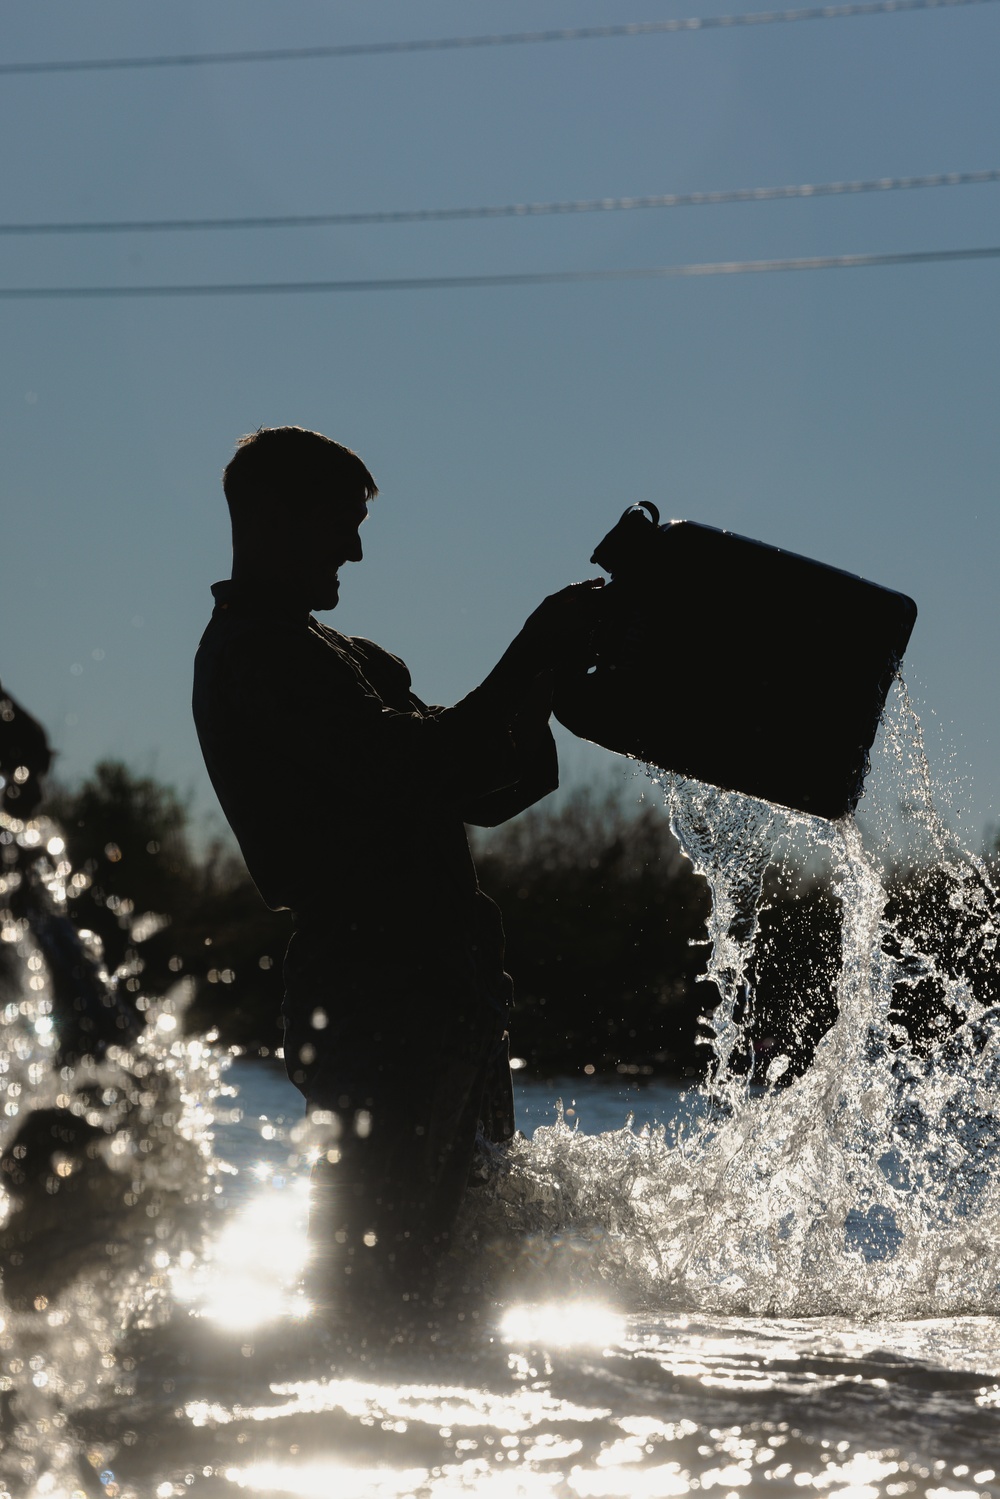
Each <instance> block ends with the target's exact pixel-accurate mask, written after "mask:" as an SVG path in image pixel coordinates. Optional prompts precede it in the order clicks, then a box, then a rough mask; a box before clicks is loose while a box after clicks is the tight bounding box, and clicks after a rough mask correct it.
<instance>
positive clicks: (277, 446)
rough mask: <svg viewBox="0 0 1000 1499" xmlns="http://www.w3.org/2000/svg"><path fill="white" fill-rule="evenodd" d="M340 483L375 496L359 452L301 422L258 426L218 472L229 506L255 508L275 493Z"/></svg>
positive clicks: (368, 497)
mask: <svg viewBox="0 0 1000 1499" xmlns="http://www.w3.org/2000/svg"><path fill="white" fill-rule="evenodd" d="M331 484H333V485H334V486H335V487H339V486H342V487H343V488H344V489H345V490H351V491H353V492H354V493H356V492H357V491H358V490H359V489H360V490H362V491H363V493H364V498H365V500H373V499H374V498H375V496H376V495H377V494H378V485H377V484H376V483H375V480H374V479H373V478H372V476H371V474H370V473H369V472H368V469H367V468H366V467H365V465H364V463H362V461H361V459H360V458H359V457H358V455H357V453H353V452H352V451H351V449H350V448H345V447H344V446H343V444H342V443H339V442H334V441H333V439H332V438H331V437H324V436H323V434H322V432H310V431H308V430H307V429H306V428H305V427H258V429H257V431H256V432H248V433H247V435H246V436H245V437H241V438H240V440H239V442H238V443H237V444H236V452H235V453H234V454H233V456H232V458H231V459H230V460H229V462H228V464H227V465H226V468H225V470H224V472H223V475H222V487H223V489H224V491H225V495H226V499H227V501H228V503H229V509H230V511H231V512H232V513H233V514H234V515H235V514H236V512H238V511H245V510H247V509H249V508H252V509H257V508H258V507H259V506H260V505H261V504H262V503H265V504H266V503H267V502H269V501H272V500H273V499H274V498H275V497H277V496H283V495H288V496H290V497H291V498H292V502H293V503H294V498H295V496H296V495H301V494H302V493H303V491H307V490H309V489H312V488H314V487H318V486H320V485H324V486H329V485H331Z"/></svg>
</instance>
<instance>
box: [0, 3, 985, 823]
mask: <svg viewBox="0 0 1000 1499" xmlns="http://www.w3.org/2000/svg"><path fill="white" fill-rule="evenodd" d="M754 8H755V6H754V4H753V3H751V4H743V3H742V0H740V3H737V0H634V3H632V0H630V3H628V4H625V3H624V0H572V3H571V0H533V3H530V4H529V3H522V0H475V3H469V0H419V3H415V0H406V3H404V0H364V3H333V0H323V3H309V0H286V3H284V4H282V5H281V6H278V5H276V4H273V3H271V4H264V3H261V0H213V3H212V4H211V5H204V4H203V3H200V0H198V3H195V0H173V3H172V4H171V5H170V6H156V7H154V6H136V5H134V4H132V3H126V0H120V3H112V0H91V3H90V4H88V5H87V6H85V7H82V6H80V5H78V4H76V3H72V4H71V3H56V0H42V3H39V4H36V5H32V6H10V7H5V8H4V14H3V17H2V20H0V28H2V36H3V46H2V57H0V60H6V61H8V62H9V61H17V60H23V61H41V60H46V59H72V58H86V57H92V58H93V57H113V56H135V55H142V54H150V55H151V54H162V53H176V52H185V53H187V52H204V51H213V50H232V49H252V48H269V47H288V46H299V45H301V46H309V45H320V44H325V43H350V42H366V41H378V40H395V39H406V38H418V37H431V36H442V37H444V36H453V35H463V34H483V33H489V32H511V31H516V30H519V29H521V28H539V27H559V26H573V27H575V26H584V25H600V24H615V23H620V22H626V21H642V20H647V21H648V20H661V19H664V18H667V17H670V16H685V15H693V14H701V15H709V14H724V13H733V12H736V11H739V10H740V9H743V10H747V11H749V10H752V9H754ZM998 55H1000V6H997V5H991V4H985V5H981V6H976V7H972V8H967V9H953V10H938V11H928V12H923V13H913V14H896V15H882V16H874V17H866V18H855V19H847V20H835V21H827V22H803V23H799V24H795V25H766V26H757V27H743V28H736V29H732V30H714V31H705V32H703V33H701V34H673V35H660V36H646V37H636V38H620V39H612V40H603V41H580V42H567V43H560V44H551V45H532V46H517V47H513V46H512V47H491V48H483V49H477V50H458V51H443V52H427V53H417V52H411V53H404V54H400V55H396V56H369V57H362V58H355V59H351V60H343V59H330V60H324V61H306V62H272V63H248V64H240V65H231V66H202V67H188V68H177V69H161V70H156V71H151V70H134V71H123V72H93V73H82V74H58V73H57V74H44V75H38V74H36V75H32V74H28V75H17V76H12V75H6V76H0V138H2V139H3V141H4V143H5V149H4V151H3V156H2V163H0V173H2V178H3V186H4V190H3V195H2V208H0V222H2V223H5V224H16V223H25V222H29V221H30V222H37V221H54V220H60V221H64V220H81V221H92V220H115V219H123V218H130V219H146V218H156V219H160V218H171V217H189V218H190V217H209V216H210V217H223V216H236V215H276V214H278V215H280V214H297V213H306V214H308V213H325V212H351V211H357V212H361V211H378V210H405V209H421V208H447V207H456V208H461V207H473V206H480V205H492V204H496V205H502V204H509V203H519V202H530V201H552V200H572V199H583V198H587V199H590V198H604V197H621V196H630V195H634V196H639V195H649V194H662V193H672V192H680V193H683V192H693V191H707V190H714V189H730V188H749V187H770V186H777V185H781V184H803V183H827V182H833V181H843V180H856V179H870V178H882V177H900V176H914V175H925V174H933V173H940V172H969V171H977V170H984V169H989V168H998V167H1000V111H998V109H997V82H996V80H997V71H996V61H997V57H998ZM989 245H1000V185H998V184H992V185H980V186H964V187H948V188H938V189H927V190H921V191H909V192H886V193H879V194H864V195H854V196H837V197H823V198H814V199H796V200H792V201H779V202H760V203H744V204H734V205H728V206H708V207H696V208H673V209H659V208H657V209H645V210H641V211H639V210H636V211H631V212H616V213H611V212H605V213H591V214H573V215H558V216H548V217H520V218H511V219H500V220H496V219H492V220H490V219H487V220H472V221H468V222H460V223H438V224H427V223H417V224H388V225H380V226H363V227H326V228H312V229H270V230H255V231H252V232H243V231H240V232H237V231H222V230H215V231H211V232H198V233H181V232H177V231H172V232H169V233H162V234H155V235H154V234H142V233H138V232H129V233H115V234H107V235H89V236H55V235H52V236H17V237H12V236H9V235H0V288H9V287H27V286H51V287H60V286H64V287H68V286H88V285H90V286H95V285H102V286H109V285H120V286H127V285H145V284H157V283H159V284H164V283H171V284H179V283H191V284H194V283H208V282H211V283H216V282H259V281H286V282H287V281H308V280H329V279H360V278H367V279H370V278H376V279H377V278H383V277H409V276H436V275H475V274H487V273H493V272H525V271H547V270H591V269H594V270H599V269H614V268H628V267H642V266H654V265H666V264H672V263H685V262H701V261H731V260H745V259H758V258H784V257H796V256H810V255H827V254H849V253H863V252H876V253H883V252H895V251H911V250H940V249H949V248H966V247H977V246H989ZM998 321H1000V262H997V261H981V262H978V263H977V262H952V263H946V264H930V265H917V266H914V265H904V266H898V267H890V268H879V269H853V270H832V271H817V272H796V273H782V274H772V275H742V276H730V277H707V278H701V279H696V280H663V281H606V282H600V283H586V282H581V283H576V284H571V285H555V286H528V287H524V286H515V287H494V288H485V289H484V288H479V289H474V290H468V289H464V290H434V291H428V290H419V291H412V290H410V291H375V292H349V293H340V294H331V293H324V294H320V295H285V296H258V297H225V298H221V297H219V298H191V299H178V300H128V301H72V300H71V301H61V302H55V301H44V300H42V301H20V302H18V301H3V300H0V326H2V329H3V335H2V349H3V357H2V360H0V424H2V448H0V452H2V462H0V496H2V498H0V515H2V536H3V555H2V569H3V570H2V578H3V586H2V592H0V630H2V634H0V676H2V678H3V681H4V684H5V685H6V686H8V687H9V689H10V690H11V691H13V692H14V693H15V694H16V695H18V696H19V697H20V698H21V699H22V700H23V701H24V703H25V705H26V706H28V707H30V708H31V709H32V710H33V711H34V712H35V713H36V714H37V715H38V716H39V717H40V718H41V719H43V721H44V722H45V723H46V724H47V726H48V727H49V730H50V732H51V735H52V738H53V740H54V742H55V744H56V745H57V747H58V749H59V751H60V755H61V760H60V768H61V772H62V774H63V775H64V776H66V777H69V778H73V777H76V776H79V775H81V774H82V773H84V772H85V771H86V770H87V769H88V768H89V767H90V766H91V765H92V764H93V763H94V761H95V760H96V759H97V758H98V757H100V756H102V755H109V754H110V755H116V756H122V757H124V758H126V759H128V760H129V761H130V762H132V763H133V764H134V765H136V766H137V767H139V768H140V769H143V770H151V771H153V772H155V773H156V774H158V775H161V776H162V777H164V778H165V779H168V780H170V781H172V782H174V783H175V784H176V785H177V786H178V787H179V788H181V789H182V790H183V791H187V792H190V793H191V795H192V796H193V798H194V802H195V805H196V806H197V808H198V809H199V811H200V812H204V813H209V812H210V810H211V809H212V807H213V806H214V803H213V799H212V796H211V791H210V789H209V788H208V785H207V781H206V779H205V776H204V772H203V770H202V767H201V764H200V759H199V755H198V748H197V743H196V740H195V736H194V732H193V729H192V726H191V722H190V711H189V691H190V663H191V658H192V656H193V653H194V650H195V647H196V645H197V641H198V637H199V634H200V631H201V629H202V627H203V625H204V622H205V620H206V618H207V615H208V612H209V607H210V602H211V600H210V596H209V592H208V590H209V586H210V584H211V583H212V582H213V581H214V580H215V579H217V578H219V577H223V576H225V575H226V574H227V572H228V562H229V557H228V533H227V526H226V520H225V510H224V504H223V501H222V495H221V489H220V486H219V475H220V472H221V469H222V467H223V465H224V464H225V462H226V461H227V459H228V457H229V455H230V453H231V451H232V448H233V444H234V442H235V440H236V438H237V437H238V436H239V435H240V434H241V433H242V432H245V431H247V430H250V429H252V428H254V427H256V426H259V425H261V424H265V425H274V424H278V423H285V422H294V423H301V424H304V425H307V426H313V427H317V428H319V429H321V430H322V431H324V432H327V433H328V434H330V435H331V436H335V437H337V438H338V439H340V440H341V441H343V442H346V443H348V444H349V445H350V446H352V447H355V448H356V449H358V451H359V452H360V453H361V454H362V455H363V457H364V458H365V460H366V461H367V462H368V464H369V466H370V467H371V469H372V471H373V473H374V474H375V477H376V479H377V481H378V483H379V485H380V487H381V490H382V496H381V497H380V498H379V499H378V500H377V501H376V503H375V505H374V507H373V512H372V516H371V519H370V521H369V523H368V525H367V526H366V527H365V534H364V540H365V544H366V554H367V555H366V559H365V561H364V563H363V564H362V565H361V566H360V567H349V568H347V569H346V570H345V575H344V578H343V581H342V594H341V604H340V607H339V609H338V610H337V613H336V614H335V615H334V616H332V617H331V622H333V623H335V624H336V625H337V626H338V628H340V629H343V630H345V631H347V632H349V633H358V634H365V635H370V636H372V637H373V638H375V639H377V640H379V641H380V642H381V643H382V644H384V645H386V646H387V647H389V648H390V649H392V650H395V651H397V652H398V653H399V654H401V655H403V656H404V657H405V659H406V660H407V661H408V663H409V664H410V666H411V669H412V672H413V676H414V682H415V686H416V688H417V690H418V691H419V692H420V693H421V695H422V696H424V697H425V698H427V699H429V700H431V701H438V702H448V701H453V700H454V699H455V698H456V697H458V696H461V695H462V693H463V692H464V691H466V690H467V689H468V688H469V687H470V686H472V685H473V684H474V683H475V682H476V681H478V680H479V679H480V678H481V677H482V676H483V675H484V674H485V672H486V670H487V669H488V668H489V667H490V665H492V663H493V661H494V660H495V659H496V657H497V656H498V655H499V654H500V652H501V651H502V649H503V648H504V646H505V645H506V643H507V641H508V640H509V639H510V637H511V636H512V635H513V633H514V632H515V630H516V629H517V628H518V626H519V625H520V623H521V621H522V620H523V618H524V617H525V615H526V614H527V613H528V612H529V610H530V609H531V608H532V607H533V606H534V605H535V604H536V603H537V602H538V600H539V599H540V598H541V597H542V596H543V595H544V594H545V593H547V592H550V591H552V590H553V589H554V588H556V587H558V586H560V585H561V584H563V583H565V582H569V581H571V580H573V579H575V578H578V577H581V576H586V575H588V573H589V572H591V571H592V570H591V569H590V568H589V567H588V560H587V559H588V557H589V555H590V552H591V551H592V549H593V547H594V545H595V544H596V542H597V541H598V540H599V539H600V537H601V536H602V535H603V534H604V532H605V531H606V530H607V529H608V528H609V526H610V525H611V524H612V523H613V522H614V520H615V519H616V518H617V516H618V515H619V513H620V512H621V510H622V509H623V507H624V506H625V505H627V504H629V503H630V502H632V501H634V500H638V499H652V500H654V501H655V502H656V503H657V504H658V505H659V506H660V508H661V510H662V511H663V513H664V515H666V516H684V517H688V518H691V519H695V520H700V521H703V522H706V523H708V524H711V525H716V526H723V527H729V528H731V529H733V530H736V531H739V532H742V533H743V534H745V535H750V536H754V537H757V538H759V539H761V540H764V541H768V542H772V543H775V544H777V545H780V546H783V547H786V548H789V549H791V550H794V551H798V552H803V553H805V554H807V555H811V556H814V557H817V558H820V559H822V560H823V561H826V562H829V563H832V564H835V565H836V566H839V567H844V568H847V569H849V570H851V571H854V572H859V573H863V574H865V575H866V576H868V577H870V578H872V579H874V580H875V581H877V582H881V583H885V584H887V585H889V586H892V587H896V588H899V589H902V590H903V591H905V592H907V593H910V594H911V595H912V596H913V597H914V598H915V599H916V600H917V603H918V605H919V608H920V617H919V620H918V623H917V627H916V632H915V634H914V638H913V641H912V644H911V648H910V652H909V655H908V658H907V663H906V672H907V678H908V680H909V681H910V682H911V683H912V685H913V687H914V689H915V694H916V697H917V699H918V702H919V703H920V705H921V709H922V712H923V715H924V717H925V719H927V720H928V721H929V722H932V724H933V725H934V733H933V734H932V745H933V746H934V752H935V755H936V756H937V757H938V761H939V763H940V764H942V765H943V764H944V762H945V756H946V751H947V749H948V746H949V745H950V746H952V747H953V749H954V752H955V753H954V760H953V762H952V764H951V767H950V769H949V771H948V774H949V775H953V776H957V777H958V781H957V801H958V804H959V807H960V809H961V810H962V811H963V813H964V817H965V820H966V825H967V827H968V828H969V829H970V830H971V831H972V834H973V835H974V837H976V838H978V836H979V834H980V832H981V831H982V829H983V828H984V827H985V826H986V825H987V824H989V823H991V822H995V821H997V820H1000V698H998V694H997V692H996V691H995V688H994V679H995V660H996V654H997V640H998V638H1000V600H998V593H997V586H996V577H997V558H998V554H1000V507H998V495H997V476H998V471H1000V462H998V460H1000V444H998V421H997V416H998V401H997V395H998V378H997V375H998V371H997V360H998V336H997V335H998ZM704 607H705V609H706V611H710V610H711V609H712V607H713V599H712V592H711V586H710V585H709V586H707V587H706V592H705V602H704ZM690 630H691V636H692V637H694V636H695V635H696V633H697V630H698V620H697V619H696V618H692V620H691V622H690ZM684 648H685V641H684V640H670V641H664V643H663V683H662V690H663V691H664V692H669V690H670V658H671V654H672V653H673V652H675V651H678V650H683V649H684ZM739 648H740V643H739V641H734V642H733V649H734V650H739ZM570 762H571V770H572V772H573V773H574V774H577V775H583V774H586V773H588V772H594V773H598V772H599V771H600V767H601V764H602V763H603V760H602V757H599V756H597V755H592V756H589V757H588V756H586V755H579V756H577V755H573V754H571V755H570ZM401 774H404V775H405V771H401ZM390 794H391V789H390Z"/></svg>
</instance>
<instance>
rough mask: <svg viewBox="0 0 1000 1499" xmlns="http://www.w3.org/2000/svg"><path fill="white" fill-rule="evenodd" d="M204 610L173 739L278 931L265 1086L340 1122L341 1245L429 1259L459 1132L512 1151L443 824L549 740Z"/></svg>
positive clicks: (267, 616) (548, 749) (488, 999)
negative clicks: (281, 929)
mask: <svg viewBox="0 0 1000 1499" xmlns="http://www.w3.org/2000/svg"><path fill="white" fill-rule="evenodd" d="M212 591H213V593H214V594H215V598H216V608H215V612H214V614H213V616H212V619H211V622H210V623H209V626H208V628H207V630H206V631H205V635H204V637H203V639H202V642H201V646H200V648H199V651H198V655H197V660H196V663H195V686H194V714H195V722H196V724H197V728H198V735H199V738H200V740H201V746H202V750H203V753H204V756H205V763H206V765H207V767H208V772H209V775H210V776H211V779H212V783H213V785H214V787H215V790H216V792H217V794H218V797H219V800H220V802H221V803H222V807H223V810H224V812H225V814H226V817H227V818H228V820H229V823H230V826H231V827H232V829H233V832H234V833H235V834H236V837H237V839H238V841H239V844H240V848H241V849H242V851H243V856H244V858H245V860H246V863H247V867H248V869H249V871H250V874H251V876H252V877H253V880H254V883H255V884H256V886H257V888H258V890H259V891H260V893H261V895H262V897H263V899H264V900H265V902H266V903H267V905H269V906H270V907H271V908H272V909H273V910H281V909H285V908H287V909H289V910H290V911H291V912H292V915H293V923H294V933H293V936H292V940H291V943H290V945H289V949H288V953H287V956H286V959H285V1004H284V1018H285V1065H286V1068H287V1070H288V1073H289V1076H290V1077H291V1079H292V1081H293V1082H294V1083H295V1084H296V1085H297V1086H298V1087H299V1088H300V1089H301V1091H302V1092H303V1094H304V1095H305V1097H306V1100H307V1102H308V1104H309V1107H310V1109H314V1110H315V1109H321V1110H329V1111H332V1112H333V1113H334V1114H336V1116H337V1118H338V1119H339V1121H340V1125H341V1131H342V1133H341V1163H340V1166H339V1168H338V1171H337V1172H334V1173H332V1175H331V1181H332V1183H333V1184H334V1187H335V1189H336V1190H338V1191H339V1192H340V1195H341V1198H342V1199H345V1200H346V1197H347V1196H352V1197H353V1200H355V1202H356V1205H357V1212H356V1213H355V1214H354V1217H353V1219H352V1222H351V1224H349V1225H348V1228H349V1235H348V1236H349V1237H350V1236H351V1234H353V1233H354V1232H355V1231H356V1232H357V1233H363V1232H364V1231H365V1228H366V1225H367V1227H368V1228H369V1229H371V1230H372V1231H373V1232H374V1233H375V1235H376V1236H377V1237H379V1238H380V1239H382V1240H383V1241H392V1240H394V1239H395V1238H401V1237H405V1238H406V1239H407V1240H408V1241H410V1240H413V1239H414V1238H415V1237H416V1238H422V1239H423V1240H424V1241H425V1245H428V1244H431V1243H432V1242H434V1241H441V1240H442V1239H443V1237H445V1236H446V1235H447V1232H448V1229H449V1228H450V1225H451V1222H452V1221H453V1218H454V1214H455V1212H456V1211H457V1207H458V1203H459V1200H460V1197H461V1193H462V1190H463V1188H464V1185H465V1180H466V1177H467V1173H468V1167H469V1163H470V1161H471V1158H472V1152H473V1146H474V1141H475V1133H476V1126H477V1122H481V1123H482V1125H483V1127H484V1130H485V1133H486V1134H487V1137H488V1138H493V1139H504V1138H509V1136H510V1135H511V1134H512V1132H513V1108H512V1097H511V1088H510V1072H509V1068H508V1066H507V1045H506V1022H507V1012H508V1006H509V1002H510V979H509V978H508V976H507V974H506V973H505V972H504V969H503V931H502V927H501V923H500V913H499V911H498V910H497V908H496V906H495V905H494V904H493V902H492V901H490V900H489V899H488V897H486V896H485V895H484V894H483V893H482V891H481V890H480V889H479V886H478V882H477V879H476V872H475V867H474V865H473V862H472V857H471V854H470V851H469V845H468V839H467V837H466V834H465V828H464V826H463V824H464V823H467V822H468V823H475V824H478V825H480V826H493V825H495V824H496V823H499V822H502V821H504V820H506V819H507V818H508V817H512V816H513V815H514V814H515V813H516V812H519V811H521V810H522V809H523V808H525V807H527V806H530V805H531V804H532V803H533V802H535V801H537V800H538V798H539V797H541V796H543V795H545V794H546V793H547V792H548V791H550V790H552V789H553V788H554V787H555V785H556V782H557V766H556V755H555V746H554V743H553V740H552V736H551V734H550V732H549V730H548V726H547V723H545V722H544V720H543V719H541V718H540V717H539V716H538V715H535V716H534V719H533V720H532V718H530V717H529V716H528V715H525V717H524V720H523V721H522V720H518V719H515V720H514V721H513V723H511V722H510V721H509V711H508V710H506V709H505V708H504V707H503V706H502V705H501V704H500V703H498V702H497V701H496V700H495V699H494V697H493V695H492V694H491V692H490V691H489V689H488V688H487V687H482V688H477V689H476V690H475V691H474V692H472V693H470V694H469V696H468V697H466V698H463V699H462V701H461V702H459V703H457V704H456V705H455V706H454V707H451V708H429V707H427V706H426V705H425V704H424V703H422V702H421V701H420V699H419V698H417V697H415V696H414V694H413V692H412V691H411V689H410V676H409V672H408V671H407V669H406V667H405V666H404V664H403V662H402V661H400V660H399V659H398V657H396V656H392V655H390V654H389V653H388V652H387V651H384V650H382V649H381V648H380V647H379V646H377V645H374V644H373V643H372V642H371V641H368V640H362V639H355V638H351V637H349V636H345V635H340V634H338V633H337V632H336V631H335V630H331V629H329V628H328V627H327V626H325V625H321V624H319V623H318V622H317V621H316V620H315V619H313V618H312V617H311V615H310V614H309V613H308V611H307V610H306V609H305V608H303V607H302V606H301V605H299V604H293V603H290V602H289V601H288V599H287V598H284V597H282V595H281V594H280V593H278V592H276V591H274V590H273V589H269V588H267V587H264V586H256V585H255V586H252V587H251V586H248V585H244V584H237V583H235V582H227V583H218V584H216V585H215V587H214V589H213V590H212ZM359 1121H360V1127H359ZM345 1211H346V1209H345V1207H344V1201H341V1203H340V1205H339V1207H338V1209H337V1212H339V1213H341V1214H343V1213H344V1212H345ZM338 1221H339V1220H338ZM413 1247H414V1246H413V1245H412V1244H411V1245H410V1248H413ZM397 1248H399V1246H398V1245H397ZM400 1252H401V1251H400Z"/></svg>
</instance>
